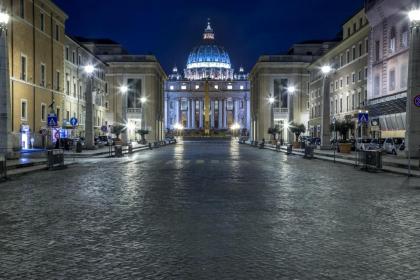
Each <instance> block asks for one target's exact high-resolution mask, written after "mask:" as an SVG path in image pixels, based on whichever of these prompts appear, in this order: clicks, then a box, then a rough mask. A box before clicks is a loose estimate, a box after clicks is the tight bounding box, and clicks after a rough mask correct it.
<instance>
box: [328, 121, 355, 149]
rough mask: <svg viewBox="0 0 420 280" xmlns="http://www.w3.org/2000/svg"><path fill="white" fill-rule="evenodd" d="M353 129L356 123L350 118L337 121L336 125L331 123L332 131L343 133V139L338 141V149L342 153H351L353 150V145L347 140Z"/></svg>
mask: <svg viewBox="0 0 420 280" xmlns="http://www.w3.org/2000/svg"><path fill="white" fill-rule="evenodd" d="M352 129H354V123H353V122H352V121H351V120H349V119H345V120H344V121H336V122H335V125H334V124H332V125H331V131H332V132H334V133H339V134H340V135H341V140H340V141H338V143H337V144H338V151H339V152H340V153H343V154H349V153H350V152H351V146H352V145H351V143H349V142H348V141H347V135H348V133H349V131H350V130H352Z"/></svg>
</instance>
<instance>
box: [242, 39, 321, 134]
mask: <svg viewBox="0 0 420 280" xmlns="http://www.w3.org/2000/svg"><path fill="white" fill-rule="evenodd" d="M328 48H329V43H323V42H318V41H307V42H303V43H301V44H295V45H293V47H292V48H291V49H290V50H289V51H288V53H285V54H283V55H265V56H261V57H260V58H259V59H258V61H257V63H256V64H255V66H254V67H253V69H252V71H251V73H250V77H249V79H250V83H251V99H252V102H251V104H252V107H251V108H252V109H251V118H252V123H251V128H252V129H251V130H252V132H251V136H252V137H251V139H252V140H257V141H259V140H261V139H263V138H264V139H266V140H268V139H270V137H271V135H269V134H268V129H269V128H270V127H275V126H277V127H278V128H279V129H280V133H279V138H280V139H281V140H284V141H293V140H294V139H293V138H292V137H293V136H292V135H291V133H290V130H289V125H290V124H291V123H292V122H293V123H296V124H304V125H305V127H307V125H308V121H309V115H308V107H309V103H308V82H309V73H308V71H307V67H308V66H309V65H310V64H311V63H312V62H313V61H314V60H316V59H317V58H318V57H320V56H321V55H323V54H324V53H325V52H326V51H327V50H328ZM290 88H293V89H294V90H293V91H290V90H288V89H290ZM270 97H271V98H274V103H273V104H270V103H269V99H270ZM311 106H312V104H311Z"/></svg>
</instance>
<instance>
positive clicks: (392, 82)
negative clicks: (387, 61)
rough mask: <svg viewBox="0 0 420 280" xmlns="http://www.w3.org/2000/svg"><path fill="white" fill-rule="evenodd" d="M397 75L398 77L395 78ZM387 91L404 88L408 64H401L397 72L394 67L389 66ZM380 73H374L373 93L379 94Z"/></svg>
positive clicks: (406, 81)
mask: <svg viewBox="0 0 420 280" xmlns="http://www.w3.org/2000/svg"><path fill="white" fill-rule="evenodd" d="M397 77H399V79H397ZM387 78H388V91H389V92H390V93H391V92H394V91H397V90H405V89H406V88H407V85H408V84H407V83H408V65H407V64H401V65H400V69H399V72H397V69H396V68H391V69H390V70H389V72H388V77H387ZM397 80H399V83H397ZM381 87H382V85H381V74H380V73H378V74H375V77H374V79H373V95H374V96H379V95H380V93H381Z"/></svg>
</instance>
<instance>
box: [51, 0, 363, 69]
mask: <svg viewBox="0 0 420 280" xmlns="http://www.w3.org/2000/svg"><path fill="white" fill-rule="evenodd" d="M54 2H55V3H56V4H57V5H58V6H59V7H61V8H62V9H63V10H64V11H65V12H66V13H67V14H68V15H69V20H68V21H67V25H66V28H67V30H66V31H67V33H68V34H70V35H79V36H86V37H93V38H110V39H113V40H115V41H117V42H119V43H121V44H123V45H124V47H125V48H126V49H127V50H128V51H129V52H130V53H132V54H154V55H156V56H157V58H158V59H159V61H160V63H161V64H162V66H163V67H164V68H165V70H166V71H169V70H170V69H171V68H172V66H174V65H177V66H178V68H180V69H183V68H184V67H185V64H186V60H187V57H188V54H189V52H190V50H191V49H192V48H193V47H194V46H196V45H198V44H200V42H201V36H202V33H203V30H204V28H205V27H206V22H207V18H211V22H212V27H213V29H214V31H215V36H216V41H217V43H218V44H219V45H221V46H224V47H225V49H226V50H227V51H228V53H229V55H230V58H231V62H232V64H233V66H234V67H235V68H236V69H237V68H238V67H239V66H241V65H243V66H244V67H245V69H246V71H249V70H250V69H251V68H252V66H253V65H254V64H255V62H256V60H257V59H258V57H259V56H260V55H262V54H279V53H282V52H284V51H287V49H288V48H289V47H290V46H291V44H293V43H296V42H300V41H304V40H314V39H323V40H324V39H325V40H327V39H331V38H335V37H336V36H337V34H338V33H339V32H340V31H341V25H342V24H343V23H344V22H345V21H346V20H347V19H348V18H349V17H350V16H352V15H353V14H354V13H355V12H357V11H358V10H359V9H360V8H362V6H363V0H293V1H292V0H291V1H286V0H262V1H258V0H253V1H251V0H205V1H202V0H176V1H173V0H172V1H163V0H147V1H143V0H106V1H101V0H71V1H70V0H54Z"/></svg>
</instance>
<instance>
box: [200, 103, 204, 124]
mask: <svg viewBox="0 0 420 280" xmlns="http://www.w3.org/2000/svg"><path fill="white" fill-rule="evenodd" d="M199 103H200V128H203V105H204V102H203V100H200V101H199Z"/></svg>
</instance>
